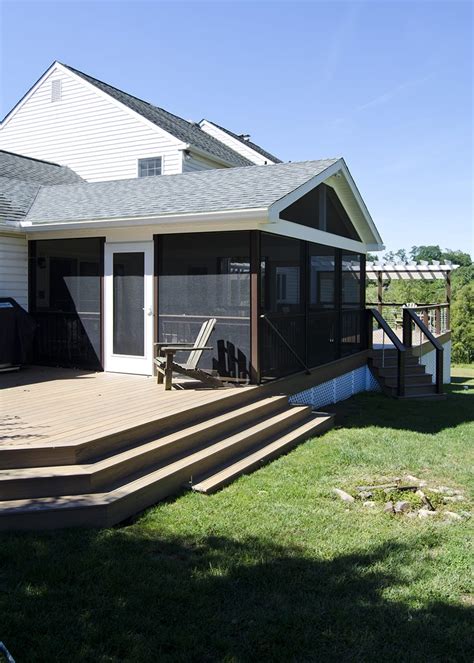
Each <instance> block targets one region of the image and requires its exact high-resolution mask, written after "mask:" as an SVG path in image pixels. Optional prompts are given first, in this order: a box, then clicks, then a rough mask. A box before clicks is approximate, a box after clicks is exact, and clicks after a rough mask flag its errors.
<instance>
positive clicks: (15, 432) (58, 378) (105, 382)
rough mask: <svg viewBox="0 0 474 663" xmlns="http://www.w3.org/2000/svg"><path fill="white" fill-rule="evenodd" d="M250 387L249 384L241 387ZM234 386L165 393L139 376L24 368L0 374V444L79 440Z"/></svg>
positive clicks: (225, 394) (228, 392) (225, 393)
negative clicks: (15, 371) (16, 371)
mask: <svg viewBox="0 0 474 663" xmlns="http://www.w3.org/2000/svg"><path fill="white" fill-rule="evenodd" d="M245 388H246V389H247V388H252V387H245ZM235 391H236V388H235V387H230V388H226V389H218V390H212V389H207V388H200V387H199V386H198V385H197V384H196V385H195V386H194V385H191V386H190V387H188V388H186V389H182V390H172V391H165V390H164V388H163V386H162V385H157V384H156V379H154V378H150V377H145V376H140V375H124V374H116V373H94V372H88V371H79V370H72V369H59V368H49V367H29V368H26V369H23V370H21V371H19V372H18V373H3V374H0V448H1V447H3V448H5V447H10V446H18V445H21V446H25V445H26V446H34V445H44V444H51V445H56V444H79V443H80V442H81V440H83V439H87V438H88V437H90V436H92V435H100V434H101V433H102V434H105V433H108V432H109V431H113V430H119V429H122V428H123V429H127V428H131V427H133V426H138V425H140V424H142V423H144V422H148V421H151V420H154V419H160V418H161V417H163V418H165V417H167V416H168V415H170V414H172V413H177V412H184V411H186V410H190V409H192V408H194V407H196V406H201V405H205V404H207V403H211V402H214V401H216V400H220V399H225V398H229V397H231V396H232V395H233V394H235Z"/></svg>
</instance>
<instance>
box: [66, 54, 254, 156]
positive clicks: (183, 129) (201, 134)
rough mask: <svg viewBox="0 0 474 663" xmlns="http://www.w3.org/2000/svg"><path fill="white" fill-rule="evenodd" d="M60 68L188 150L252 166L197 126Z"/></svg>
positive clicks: (101, 82) (71, 68) (87, 77)
mask: <svg viewBox="0 0 474 663" xmlns="http://www.w3.org/2000/svg"><path fill="white" fill-rule="evenodd" d="M62 66H63V67H65V68H66V69H68V70H69V71H71V72H72V73H74V74H76V75H77V76H79V77H80V78H82V79H84V80H85V81H87V82H88V83H90V84H91V85H94V87H96V88H97V89H99V90H101V91H102V92H104V93H105V94H107V95H109V96H110V97H112V98H113V99H115V100H116V101H118V102H120V103H121V104H123V105H124V106H126V107H127V108H129V109H131V110H133V111H134V112H136V113H138V114H139V115H141V116H142V117H144V118H145V119H146V120H148V121H149V122H151V123H152V124H155V125H156V126H157V127H159V128H161V129H163V130H164V131H166V132H167V133H169V134H171V135H172V136H174V137H175V138H177V139H178V140H181V141H182V142H183V143H185V144H186V145H189V146H190V147H191V148H193V147H194V148H197V149H198V150H202V151H203V152H206V153H207V154H208V155H210V156H211V157H215V158H217V159H220V160H222V161H224V162H226V163H228V164H229V165H233V166H248V165H251V164H252V162H251V161H249V160H248V159H246V158H245V157H243V156H242V155H240V154H238V153H237V152H235V151H234V150H232V149H231V148H230V147H227V145H224V144H223V143H221V142H220V141H218V140H217V139H216V138H213V137H212V136H209V134H206V132H205V131H203V130H202V129H201V128H200V126H199V125H198V124H194V123H192V122H188V121H187V120H185V119H183V118H182V117H179V116H178V115H174V114H173V113H170V112H169V111H167V110H164V109H163V108H159V107H158V106H154V105H153V104H150V103H148V102H147V101H143V99H139V98H138V97H134V96H133V95H131V94H128V93H127V92H124V91H123V90H119V89H118V88H116V87H113V86H112V85H109V84H108V83H104V82H103V81H100V80H98V79H96V78H93V77H92V76H89V75H88V74H85V73H83V72H82V71H79V70H78V69H74V67H70V66H69V65H66V64H62Z"/></svg>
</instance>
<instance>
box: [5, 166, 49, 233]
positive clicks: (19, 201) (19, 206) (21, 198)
mask: <svg viewBox="0 0 474 663" xmlns="http://www.w3.org/2000/svg"><path fill="white" fill-rule="evenodd" d="M40 188H41V185H40V184H37V183H36V182H24V181H22V180H12V179H11V178H9V177H0V223H6V222H7V221H21V220H22V219H23V218H24V217H25V216H26V213H27V212H28V210H29V209H30V207H31V203H32V202H33V200H34V199H35V196H36V194H37V193H38V191H39V189H40Z"/></svg>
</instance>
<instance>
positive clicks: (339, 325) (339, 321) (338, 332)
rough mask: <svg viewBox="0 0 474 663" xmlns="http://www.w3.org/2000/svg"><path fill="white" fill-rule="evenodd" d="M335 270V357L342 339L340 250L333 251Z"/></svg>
mask: <svg viewBox="0 0 474 663" xmlns="http://www.w3.org/2000/svg"><path fill="white" fill-rule="evenodd" d="M334 257H335V272H334V309H335V311H336V321H335V325H334V327H335V339H334V341H335V344H336V347H335V355H336V359H339V357H340V356H341V340H342V338H341V337H342V251H341V249H336V251H335V256H334Z"/></svg>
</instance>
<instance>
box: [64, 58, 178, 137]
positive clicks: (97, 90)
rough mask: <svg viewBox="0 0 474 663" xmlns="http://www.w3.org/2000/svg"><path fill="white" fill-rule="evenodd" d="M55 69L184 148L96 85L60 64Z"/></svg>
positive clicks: (165, 132)
mask: <svg viewBox="0 0 474 663" xmlns="http://www.w3.org/2000/svg"><path fill="white" fill-rule="evenodd" d="M56 64H57V67H58V69H59V70H60V71H62V72H63V73H64V74H68V75H69V76H72V78H74V80H76V81H78V82H79V83H83V84H84V85H87V86H88V87H89V89H91V90H92V91H93V92H95V93H96V94H97V95H99V96H101V97H102V98H103V99H107V101H109V102H110V103H111V104H114V106H116V107H117V108H120V109H121V110H123V111H124V112H126V113H127V114H128V115H131V116H132V117H134V118H135V119H136V120H139V121H140V122H141V123H142V124H145V125H146V126H147V127H151V128H152V129H154V130H155V131H156V132H158V133H159V134H160V135H163V136H166V138H168V139H171V140H172V141H174V142H175V143H176V147H177V148H178V149H183V148H185V146H186V143H184V142H183V141H182V140H179V138H176V136H174V135H173V134H170V133H169V132H168V131H166V130H165V129H162V128H161V127H159V126H158V125H157V124H155V123H154V122H151V121H150V120H147V119H146V117H143V115H141V114H140V113H138V112H137V111H134V110H133V109H132V108H129V106H126V105H125V104H123V103H122V102H121V101H118V100H117V99H114V98H113V97H111V96H110V94H107V92H104V91H103V90H101V89H100V88H98V87H97V86H96V85H94V84H93V83H89V81H87V80H86V79H85V78H82V76H79V74H76V73H75V72H74V71H71V69H68V68H67V67H64V66H63V65H62V64H61V63H60V62H57V63H56Z"/></svg>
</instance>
